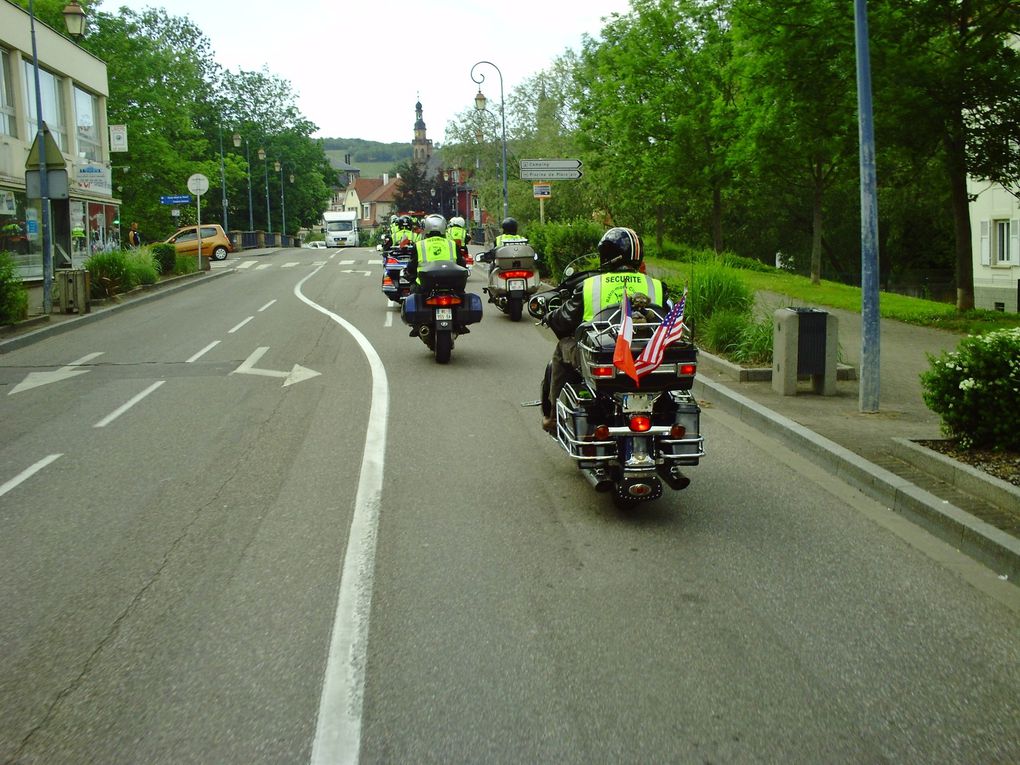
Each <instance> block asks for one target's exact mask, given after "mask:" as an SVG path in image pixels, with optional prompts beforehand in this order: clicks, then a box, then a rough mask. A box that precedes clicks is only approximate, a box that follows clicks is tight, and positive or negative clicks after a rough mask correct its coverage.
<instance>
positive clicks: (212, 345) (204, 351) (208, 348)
mask: <svg viewBox="0 0 1020 765" xmlns="http://www.w3.org/2000/svg"><path fill="white" fill-rule="evenodd" d="M219 344H220V341H219V340H213V341H212V342H211V343H209V345H207V346H206V347H205V348H203V349H202V350H200V351H199V352H198V353H196V354H195V355H194V356H192V357H191V358H190V359H186V360H185V362H184V363H185V364H190V363H191V362H193V361H198V360H199V359H200V358H202V357H203V356H204V355H205V354H207V353H208V352H209V351H211V350H212V349H213V348H215V347H216V346H217V345H219Z"/></svg>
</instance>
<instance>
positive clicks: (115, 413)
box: [92, 380, 166, 428]
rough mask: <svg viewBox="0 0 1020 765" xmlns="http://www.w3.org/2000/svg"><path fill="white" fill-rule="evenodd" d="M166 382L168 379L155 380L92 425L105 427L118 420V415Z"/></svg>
mask: <svg viewBox="0 0 1020 765" xmlns="http://www.w3.org/2000/svg"><path fill="white" fill-rule="evenodd" d="M165 382H166V380H158V381H157V382H154V383H153V384H152V385H150V386H149V387H148V388H146V389H145V390H143V391H142V392H141V393H139V394H138V395H137V396H133V397H132V398H131V399H130V400H129V401H127V402H126V403H124V404H122V405H121V406H119V407H117V408H116V409H114V410H113V411H112V412H110V413H109V414H108V415H106V416H105V417H104V418H103V419H101V420H100V421H99V422H97V423H96V424H95V425H93V426H92V427H94V428H105V427H106V426H107V425H109V424H110V423H111V422H113V421H114V420H116V419H117V418H118V417H120V416H121V415H122V414H124V412H126V411H127V410H128V409H130V408H131V407H133V406H134V405H135V404H137V403H138V402H139V401H141V400H142V399H143V398H145V397H146V396H148V395H149V394H150V393H152V392H153V391H154V390H156V388H158V387H159V386H160V385H162V384H163V383H165Z"/></svg>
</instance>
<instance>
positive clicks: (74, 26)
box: [28, 0, 85, 316]
mask: <svg viewBox="0 0 1020 765" xmlns="http://www.w3.org/2000/svg"><path fill="white" fill-rule="evenodd" d="M28 23H29V28H30V30H31V33H32V74H33V76H34V79H35V143H36V146H37V147H38V148H39V206H40V207H41V208H42V246H43V313H44V314H46V315H47V316H48V315H49V313H50V311H52V310H53V253H52V251H51V248H52V244H53V242H52V232H51V231H50V184H49V178H48V175H49V168H47V166H46V136H45V132H46V130H47V127H46V122H45V121H44V120H43V111H42V89H41V87H40V84H39V52H38V49H37V47H36V43H35V2H34V1H33V0H28ZM64 23H65V24H66V25H67V33H68V34H69V35H71V36H72V37H74V38H78V37H81V35H82V34H83V33H84V31H85V11H83V10H82V9H81V6H80V5H78V3H77V0H71V2H70V3H68V4H67V5H66V6H65V7H64Z"/></svg>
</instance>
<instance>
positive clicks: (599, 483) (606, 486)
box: [581, 468, 613, 491]
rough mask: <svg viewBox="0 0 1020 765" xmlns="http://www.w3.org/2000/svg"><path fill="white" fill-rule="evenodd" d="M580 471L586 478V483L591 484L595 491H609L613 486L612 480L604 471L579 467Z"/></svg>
mask: <svg viewBox="0 0 1020 765" xmlns="http://www.w3.org/2000/svg"><path fill="white" fill-rule="evenodd" d="M581 472H582V473H584V477H585V478H587V479H588V483H590V484H591V485H592V487H593V488H594V489H595V491H609V490H610V489H612V488H613V482H612V481H611V480H610V479H609V476H607V475H606V474H605V471H603V470H593V469H592V468H581Z"/></svg>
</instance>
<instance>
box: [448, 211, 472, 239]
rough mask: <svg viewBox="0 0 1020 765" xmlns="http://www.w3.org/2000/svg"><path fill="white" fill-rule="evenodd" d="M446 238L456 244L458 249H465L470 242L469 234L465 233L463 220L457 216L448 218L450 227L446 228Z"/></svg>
mask: <svg viewBox="0 0 1020 765" xmlns="http://www.w3.org/2000/svg"><path fill="white" fill-rule="evenodd" d="M446 238H447V239H452V240H454V241H455V242H457V246H458V247H459V246H461V245H463V246H465V247H467V244H468V242H470V241H471V234H469V233H468V232H467V228H465V224H464V219H463V218H461V217H460V216H459V215H458V216H455V217H453V218H450V225H449V226H447V228H446Z"/></svg>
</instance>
